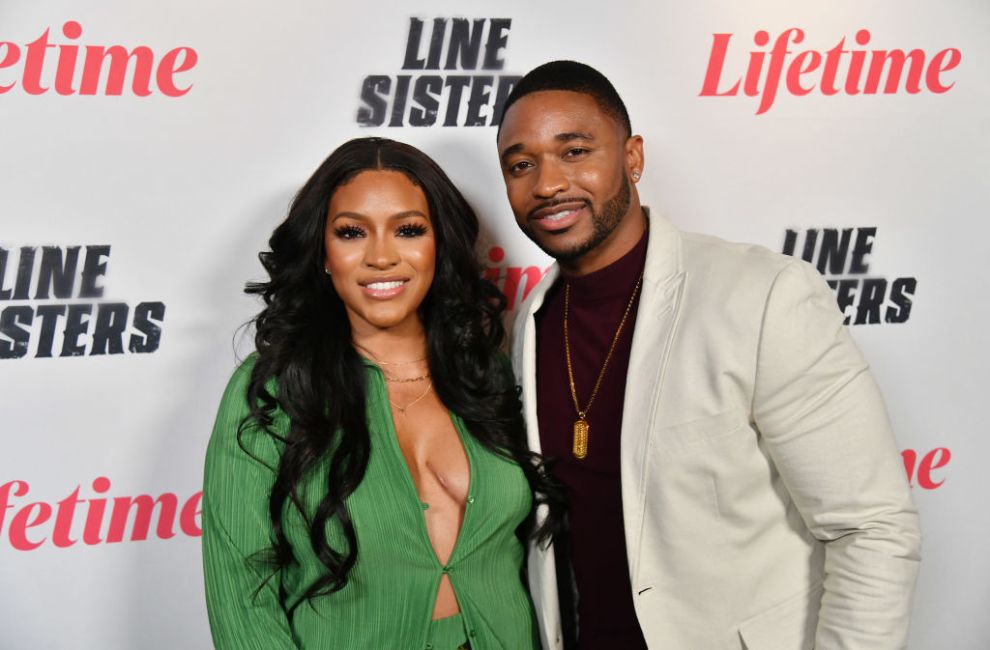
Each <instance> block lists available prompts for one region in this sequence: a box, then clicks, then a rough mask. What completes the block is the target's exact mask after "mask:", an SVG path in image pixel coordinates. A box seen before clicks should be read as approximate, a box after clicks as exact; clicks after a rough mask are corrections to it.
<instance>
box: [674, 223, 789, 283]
mask: <svg viewBox="0 0 990 650" xmlns="http://www.w3.org/2000/svg"><path fill="white" fill-rule="evenodd" d="M680 234H681V263H682V265H683V268H684V270H685V271H686V272H688V273H692V274H698V273H701V274H703V275H705V276H724V277H727V278H737V279H738V280H739V281H742V280H744V279H757V278H768V279H772V278H773V277H775V276H776V275H777V274H778V273H780V271H781V270H782V269H784V268H785V267H786V266H788V265H790V264H794V263H795V262H796V261H797V260H796V259H795V258H793V257H791V256H789V255H784V254H782V253H776V252H774V251H772V250H770V249H769V248H766V247H765V246H761V245H759V244H751V243H745V242H733V241H728V240H725V239H722V238H720V237H715V236H713V235H707V234H702V233H696V232H687V231H681V233H680Z"/></svg>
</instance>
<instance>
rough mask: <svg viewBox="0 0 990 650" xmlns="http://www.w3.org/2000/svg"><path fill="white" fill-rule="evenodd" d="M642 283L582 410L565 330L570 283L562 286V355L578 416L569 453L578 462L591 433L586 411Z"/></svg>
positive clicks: (599, 383) (634, 289)
mask: <svg viewBox="0 0 990 650" xmlns="http://www.w3.org/2000/svg"><path fill="white" fill-rule="evenodd" d="M642 283H643V275H642V274H640V276H639V279H638V280H636V286H635V287H634V288H633V292H632V295H631V296H630V297H629V304H627V305H626V311H625V312H624V313H623V314H622V320H621V321H619V327H617V328H616V330H615V336H613V337H612V345H610V346H609V348H608V354H607V355H605V363H603V364H602V369H601V370H600V371H599V372H598V379H597V380H595V387H594V388H593V389H591V397H590V398H588V403H587V405H585V407H584V408H583V409H582V408H581V405H580V404H579V403H578V397H577V388H575V386H574V369H573V368H572V367H571V340H570V336H569V334H568V329H567V312H568V308H569V307H570V302H571V285H570V283H568V284H565V285H564V355H565V356H566V358H567V379H568V381H569V382H570V384H571V399H572V400H574V410H576V411H577V416H578V419H577V420H576V421H575V422H574V444H573V447H571V453H572V454H574V457H575V458H577V459H578V460H581V459H583V458H585V457H586V456H587V455H588V434H589V433H590V431H591V425H589V424H588V411H590V410H591V405H592V404H593V403H594V401H595V397H597V396H598V388H599V387H600V386H601V385H602V379H603V378H604V377H605V369H606V368H608V362H609V361H611V360H612V353H613V352H615V344H616V343H618V342H619V336H620V335H621V334H622V327H623V326H624V325H625V324H626V319H627V318H629V312H630V311H632V306H633V303H634V302H635V301H636V294H638V293H639V286H640V285H641V284H642Z"/></svg>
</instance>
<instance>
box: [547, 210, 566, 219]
mask: <svg viewBox="0 0 990 650" xmlns="http://www.w3.org/2000/svg"><path fill="white" fill-rule="evenodd" d="M573 213H574V210H564V211H563V212H554V213H553V214H548V215H547V216H545V217H543V219H544V220H546V221H560V220H561V219H563V218H565V217H569V216H570V215H571V214H573Z"/></svg>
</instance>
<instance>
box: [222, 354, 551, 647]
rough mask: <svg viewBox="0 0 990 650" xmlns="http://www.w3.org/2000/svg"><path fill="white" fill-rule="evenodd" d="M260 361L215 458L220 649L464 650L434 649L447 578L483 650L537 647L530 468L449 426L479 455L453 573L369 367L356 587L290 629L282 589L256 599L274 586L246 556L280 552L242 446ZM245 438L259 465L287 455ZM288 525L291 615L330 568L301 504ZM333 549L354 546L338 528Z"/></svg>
mask: <svg viewBox="0 0 990 650" xmlns="http://www.w3.org/2000/svg"><path fill="white" fill-rule="evenodd" d="M255 359H256V357H255V356H254V355H252V356H251V357H250V358H248V360H247V361H245V362H244V364H242V365H241V366H240V367H239V368H238V369H237V370H236V371H235V372H234V375H233V377H232V378H231V380H230V383H229V384H228V386H227V390H226V392H225V393H224V396H223V399H222V401H221V403H220V409H219V413H218V414H217V420H216V425H215V426H214V429H213V436H212V437H211V439H210V444H209V448H208V450H207V454H206V475H205V480H204V486H203V568H204V573H205V578H206V602H207V606H208V611H209V618H210V628H211V631H212V633H213V641H214V643H215V645H216V647H217V648H221V649H227V648H230V649H236V650H251V649H253V648H257V649H258V650H281V649H283V648H303V649H306V650H315V649H320V648H346V649H348V650H351V649H355V650H356V649H361V648H368V649H373V650H382V649H393V648H394V649H396V650H406V649H415V648H422V649H424V650H426V649H428V648H430V649H431V650H453V649H452V648H441V647H437V648H435V649H434V648H432V646H433V641H432V640H431V638H437V637H436V633H437V625H436V623H431V618H432V614H433V605H434V601H435V600H436V593H437V589H438V587H439V585H440V579H441V577H442V576H443V574H444V573H447V574H448V575H449V577H450V581H451V584H452V585H453V587H454V591H455V593H456V594H457V600H458V602H459V604H460V608H461V615H462V618H463V621H464V628H465V629H466V631H467V634H468V637H469V641H470V643H471V647H472V649H473V650H489V649H495V648H506V649H511V650H528V649H530V648H536V647H537V645H536V641H535V624H534V620H533V610H532V605H531V603H530V600H529V596H528V594H527V592H526V590H525V587H524V586H523V582H522V578H521V567H522V562H523V556H524V550H523V547H522V544H521V543H520V542H519V540H518V538H517V537H516V535H515V530H516V527H517V526H518V525H519V523H520V522H521V521H522V520H523V519H524V518H525V517H526V515H527V514H528V513H529V510H530V507H531V504H532V495H531V493H530V489H529V485H528V483H527V482H526V479H525V476H524V475H523V473H522V470H521V469H520V468H519V466H518V465H517V464H515V463H512V462H510V461H507V460H505V459H504V458H501V457H499V456H497V455H495V454H492V453H491V452H489V451H488V450H486V449H485V448H484V447H483V446H482V445H481V444H480V443H479V442H478V441H477V440H475V439H474V437H472V436H471V435H470V434H469V433H468V432H467V430H466V428H465V425H464V422H463V421H462V420H461V419H460V418H459V417H457V416H456V415H452V416H451V419H452V421H453V423H454V425H455V427H456V429H457V432H458V434H459V435H460V437H461V441H462V442H463V444H464V448H465V450H466V452H467V457H468V463H469V466H470V472H471V481H470V489H469V496H468V503H467V506H466V511H465V515H464V521H463V524H462V526H461V531H460V535H459V537H458V538H457V543H456V545H455V547H454V550H453V553H452V554H451V557H450V562H449V563H448V564H447V566H442V565H441V564H440V562H439V561H438V560H437V556H436V553H435V552H434V550H433V547H432V545H431V544H430V540H429V537H428V535H427V532H426V522H425V519H424V517H423V508H424V506H423V504H422V503H421V502H420V500H419V495H418V494H417V492H416V488H415V485H414V484H413V480H412V476H411V475H410V473H409V469H408V467H407V465H406V462H405V459H404V457H403V456H402V452H401V450H400V449H399V444H398V440H397V439H396V435H395V429H394V426H393V423H392V414H391V410H390V407H389V404H388V399H387V398H388V394H387V390H386V387H385V382H384V377H383V375H382V373H381V371H380V370H379V369H378V368H377V366H374V365H373V364H371V363H370V362H369V363H368V364H367V369H366V372H367V385H368V396H367V408H368V429H369V432H370V435H371V455H370V458H369V461H368V469H367V473H366V474H365V476H364V480H362V482H361V484H360V485H359V486H358V488H357V489H356V490H355V491H354V493H353V494H351V496H350V497H349V498H348V499H347V510H348V512H349V513H350V516H351V520H352V521H353V524H354V529H355V533H356V535H357V540H358V556H357V562H356V563H355V565H354V567H353V568H352V569H351V572H350V574H349V579H348V583H347V586H346V587H344V588H343V589H342V590H340V591H338V592H336V593H333V594H330V595H328V596H322V597H318V598H316V599H314V600H313V601H312V603H311V604H307V603H303V604H301V605H300V606H299V607H297V608H296V609H295V612H294V615H293V619H292V622H291V623H290V622H289V620H288V618H287V617H286V614H285V611H284V610H283V609H282V607H281V606H280V605H279V602H278V592H277V589H278V587H277V580H276V579H273V580H270V581H269V582H268V583H267V584H265V585H264V586H262V587H261V590H260V592H258V593H257V595H254V594H255V591H256V590H257V589H258V587H259V586H261V585H262V583H263V582H264V579H265V577H266V576H267V574H266V570H265V569H264V568H261V567H258V566H257V565H256V564H253V563H251V562H249V561H248V558H249V557H251V556H252V555H253V554H254V553H255V552H257V551H259V550H263V549H266V548H269V547H270V545H271V540H272V539H273V534H272V527H271V522H270V520H269V517H268V495H269V493H270V491H271V486H272V482H273V480H274V472H273V471H272V470H270V469H269V468H268V467H266V466H265V465H264V464H262V462H259V461H258V460H255V459H253V458H252V457H251V456H250V455H248V454H247V453H245V451H244V450H242V449H241V447H240V446H239V445H238V442H237V428H238V425H239V424H240V422H241V420H242V419H243V418H244V416H245V415H247V413H248V407H247V397H246V394H247V386H248V381H249V379H250V374H251V368H252V366H253V365H254V361H255ZM288 424H289V423H288V417H287V416H286V415H285V414H284V413H282V412H281V411H279V412H278V413H276V418H275V423H274V429H275V430H276V431H278V432H279V433H283V434H284V433H285V432H287V431H288ZM241 439H242V442H243V443H244V445H245V447H246V448H247V449H248V450H250V451H251V453H252V454H254V455H255V456H257V457H258V458H259V459H261V461H264V463H267V464H268V465H270V466H272V467H276V466H277V463H278V458H279V453H280V445H279V443H277V442H276V441H275V440H273V438H272V437H271V436H270V435H268V434H267V433H265V432H263V431H261V430H260V429H257V428H249V429H248V430H247V431H245V433H244V435H243V436H242V437H241ZM326 471H327V470H326V465H324V466H323V467H322V468H320V469H319V470H318V471H316V472H314V473H313V474H311V475H310V476H309V477H308V478H307V479H306V480H305V481H304V484H303V486H302V500H303V504H304V507H305V508H307V509H308V510H309V512H312V511H313V510H314V509H315V504H316V503H318V502H319V500H320V498H321V497H322V495H323V494H324V492H325V490H326V487H325V486H326ZM283 526H284V529H285V534H286V537H287V539H288V540H289V542H290V543H291V544H292V547H293V550H294V553H295V556H296V559H297V563H296V564H294V565H292V566H291V567H289V568H287V569H284V575H283V582H284V584H285V586H286V588H287V590H288V595H289V598H288V602H289V604H290V605H291V604H293V603H295V602H296V601H297V600H298V599H299V598H300V597H301V595H302V593H303V592H304V591H305V589H306V587H307V586H308V585H309V584H310V583H311V582H312V581H313V580H314V579H315V578H316V577H317V576H319V575H321V574H322V573H323V572H324V567H323V565H322V564H321V563H320V561H319V560H318V559H317V557H316V555H315V554H314V553H313V550H312V547H311V546H310V542H309V535H308V531H307V527H306V525H305V523H304V521H303V518H302V516H301V514H300V513H299V511H298V509H297V508H296V507H295V506H293V505H286V507H285V509H284V511H283ZM327 540H328V541H329V543H330V545H331V546H332V547H334V548H337V549H342V548H344V547H345V541H344V536H343V532H342V530H341V528H340V525H339V523H337V522H336V521H331V522H330V523H328V525H327ZM431 627H432V628H433V630H432V637H431Z"/></svg>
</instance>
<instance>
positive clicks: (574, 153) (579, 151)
mask: <svg viewBox="0 0 990 650" xmlns="http://www.w3.org/2000/svg"><path fill="white" fill-rule="evenodd" d="M586 153H588V150H587V149H585V148H584V147H574V148H573V149H568V150H567V155H568V156H569V157H571V158H575V157H578V156H583V155H584V154H586Z"/></svg>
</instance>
